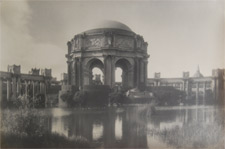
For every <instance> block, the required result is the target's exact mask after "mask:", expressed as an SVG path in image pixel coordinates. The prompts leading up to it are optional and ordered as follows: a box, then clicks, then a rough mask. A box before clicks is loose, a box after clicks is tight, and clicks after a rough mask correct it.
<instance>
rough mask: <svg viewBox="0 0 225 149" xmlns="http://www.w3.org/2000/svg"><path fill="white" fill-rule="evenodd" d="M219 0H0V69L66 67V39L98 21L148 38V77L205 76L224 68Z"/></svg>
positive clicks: (224, 17) (56, 71)
mask: <svg viewBox="0 0 225 149" xmlns="http://www.w3.org/2000/svg"><path fill="white" fill-rule="evenodd" d="M224 8H225V6H224V1H222V0H207V1H205V0H181V1H178V0H154V1H150V0H149V1H135V0H132V1H128V0H127V1H119V0H117V1H109V0H108V1H73V0H70V1H59V0H58V1H54V0H51V1H50V0H49V1H45V0H42V1H38V0H36V1H34V0H33V1H31V0H30V1H21V0H20V1H6V0H2V1H1V2H0V15H1V18H0V19H1V23H0V25H1V26H0V35H1V37H0V45H1V47H0V58H1V59H0V70H1V71H7V65H12V64H17V65H21V71H22V73H28V71H29V70H31V68H34V67H36V68H51V69H52V73H53V76H55V77H57V78H58V79H60V74H61V73H63V72H67V65H66V58H65V54H66V52H67V45H66V43H67V41H70V40H71V39H72V38H73V37H74V35H76V34H78V33H81V32H83V31H85V30H89V29H92V26H94V24H97V23H98V22H100V21H102V20H115V21H119V22H122V23H124V24H126V25H127V26H129V27H130V28H131V30H132V31H134V32H135V33H137V34H139V35H142V36H143V37H144V40H145V41H146V42H148V54H149V55H150V58H149V60H148V77H154V73H155V72H161V77H182V72H183V71H189V72H190V75H191V76H192V75H193V74H194V73H195V72H196V70H197V67H198V65H199V67H200V71H201V73H202V74H203V75H204V76H210V75H211V74H212V69H216V68H225V29H224V27H225V9H224Z"/></svg>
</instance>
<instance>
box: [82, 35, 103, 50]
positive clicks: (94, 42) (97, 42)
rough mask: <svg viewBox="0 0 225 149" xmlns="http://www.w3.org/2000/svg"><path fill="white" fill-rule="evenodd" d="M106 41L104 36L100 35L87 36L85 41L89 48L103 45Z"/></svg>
mask: <svg viewBox="0 0 225 149" xmlns="http://www.w3.org/2000/svg"><path fill="white" fill-rule="evenodd" d="M103 41H104V38H103V37H101V36H99V37H96V36H95V37H88V38H86V41H85V43H86V44H85V46H86V47H87V48H95V47H101V46H102V43H103Z"/></svg>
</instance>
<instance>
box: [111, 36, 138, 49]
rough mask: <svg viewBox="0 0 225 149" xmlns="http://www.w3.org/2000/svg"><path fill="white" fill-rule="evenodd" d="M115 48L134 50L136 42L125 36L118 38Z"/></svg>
mask: <svg viewBox="0 0 225 149" xmlns="http://www.w3.org/2000/svg"><path fill="white" fill-rule="evenodd" d="M115 47H118V48H123V49H133V48H134V40H133V39H132V38H129V37H125V36H117V37H116V41H115Z"/></svg>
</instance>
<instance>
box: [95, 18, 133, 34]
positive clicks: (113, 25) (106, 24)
mask: <svg viewBox="0 0 225 149" xmlns="http://www.w3.org/2000/svg"><path fill="white" fill-rule="evenodd" d="M92 28H93V29H100V28H107V29H109V28H110V29H121V30H126V31H130V32H132V30H131V29H130V28H129V27H128V26H127V25H125V24H123V23H120V22H118V21H111V20H104V21H101V22H99V23H97V24H95V25H94V26H93V27H92Z"/></svg>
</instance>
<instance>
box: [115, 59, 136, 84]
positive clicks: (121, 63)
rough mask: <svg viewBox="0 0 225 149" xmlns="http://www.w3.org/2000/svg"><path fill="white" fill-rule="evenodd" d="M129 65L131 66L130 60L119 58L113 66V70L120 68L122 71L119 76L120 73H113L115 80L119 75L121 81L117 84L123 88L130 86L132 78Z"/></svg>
mask: <svg viewBox="0 0 225 149" xmlns="http://www.w3.org/2000/svg"><path fill="white" fill-rule="evenodd" d="M131 67H132V66H131V64H130V62H129V61H128V60H126V59H125V58H122V59H119V60H117V61H116V63H115V68H116V69H115V70H117V69H119V70H120V69H121V71H122V74H121V76H119V75H120V74H115V77H116V79H115V80H117V78H118V80H119V79H120V77H121V83H119V84H118V85H120V86H121V87H123V88H129V87H131V86H132V85H131V82H132V81H133V78H132V76H131V72H130V68H131ZM115 73H117V71H115Z"/></svg>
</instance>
